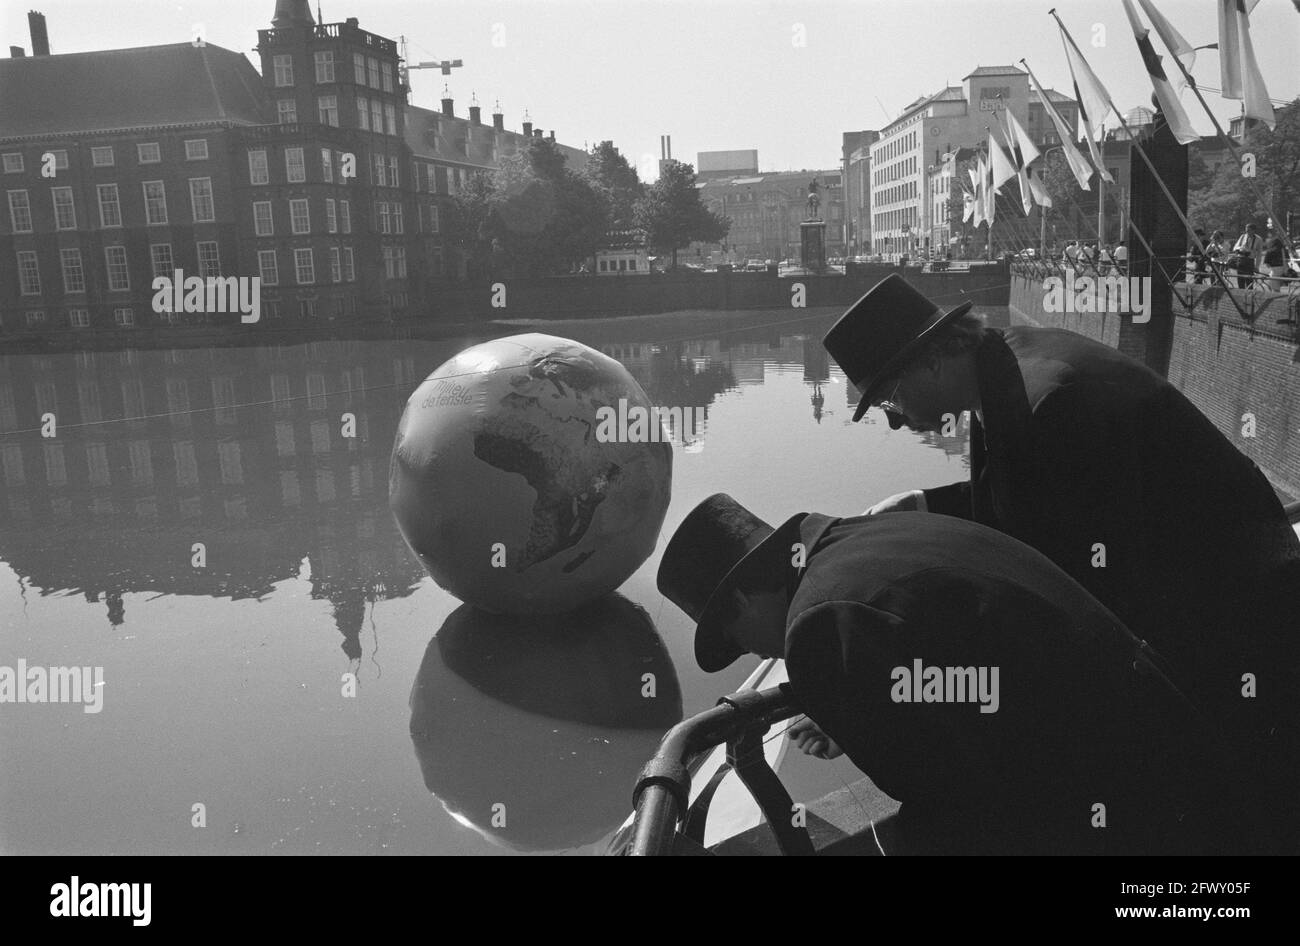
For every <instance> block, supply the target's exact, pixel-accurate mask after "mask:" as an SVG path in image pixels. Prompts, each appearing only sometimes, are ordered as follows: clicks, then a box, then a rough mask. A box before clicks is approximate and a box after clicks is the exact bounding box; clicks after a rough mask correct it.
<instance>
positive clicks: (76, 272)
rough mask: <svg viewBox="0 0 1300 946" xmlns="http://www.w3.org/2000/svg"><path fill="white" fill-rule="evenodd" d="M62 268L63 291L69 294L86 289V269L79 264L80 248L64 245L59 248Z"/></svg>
mask: <svg viewBox="0 0 1300 946" xmlns="http://www.w3.org/2000/svg"><path fill="white" fill-rule="evenodd" d="M59 266H60V268H61V269H62V270H63V291H64V292H65V293H67V294H69V295H72V294H74V293H81V292H85V291H86V269H85V267H84V266H82V264H81V248H80V247H77V246H65V247H62V248H61V249H60V250H59Z"/></svg>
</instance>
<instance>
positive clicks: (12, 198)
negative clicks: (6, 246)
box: [9, 191, 32, 233]
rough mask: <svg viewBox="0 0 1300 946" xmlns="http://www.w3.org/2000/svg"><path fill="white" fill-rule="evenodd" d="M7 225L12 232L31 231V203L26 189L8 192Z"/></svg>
mask: <svg viewBox="0 0 1300 946" xmlns="http://www.w3.org/2000/svg"><path fill="white" fill-rule="evenodd" d="M9 225H10V226H11V227H13V231H14V233H31V232H32V205H31V200H30V199H29V198H28V196H27V191H10V192H9Z"/></svg>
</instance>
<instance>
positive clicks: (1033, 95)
mask: <svg viewBox="0 0 1300 946" xmlns="http://www.w3.org/2000/svg"><path fill="white" fill-rule="evenodd" d="M1043 91H1045V92H1046V93H1047V97H1048V99H1050V100H1051V102H1052V104H1053V105H1055V104H1057V103H1058V102H1059V103H1062V104H1065V105H1073V104H1074V99H1072V98H1070V97H1069V96H1068V95H1064V94H1062V93H1060V92H1057V91H1056V90H1055V89H1044V90H1043ZM1029 101H1031V102H1037V101H1038V90H1037V89H1033V88H1031V89H1030V90H1029Z"/></svg>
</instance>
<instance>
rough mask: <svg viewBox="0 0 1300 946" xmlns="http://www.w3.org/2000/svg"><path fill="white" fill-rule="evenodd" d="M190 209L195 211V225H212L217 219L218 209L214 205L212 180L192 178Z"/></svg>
mask: <svg viewBox="0 0 1300 946" xmlns="http://www.w3.org/2000/svg"><path fill="white" fill-rule="evenodd" d="M190 208H191V209H192V210H193V211H194V222H195V223H212V222H213V221H215V220H216V219H217V213H216V208H215V207H214V206H213V205H212V178H210V177H192V178H190Z"/></svg>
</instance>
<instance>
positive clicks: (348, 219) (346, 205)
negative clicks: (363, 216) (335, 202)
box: [339, 200, 352, 233]
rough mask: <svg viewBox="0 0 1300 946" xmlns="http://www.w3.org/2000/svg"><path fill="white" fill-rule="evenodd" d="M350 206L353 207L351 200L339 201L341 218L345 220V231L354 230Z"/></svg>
mask: <svg viewBox="0 0 1300 946" xmlns="http://www.w3.org/2000/svg"><path fill="white" fill-rule="evenodd" d="M350 208H351V204H350V202H349V201H346V200H340V201H339V219H340V220H342V222H343V232H344V233H351V232H352V211H351V209H350Z"/></svg>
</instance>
